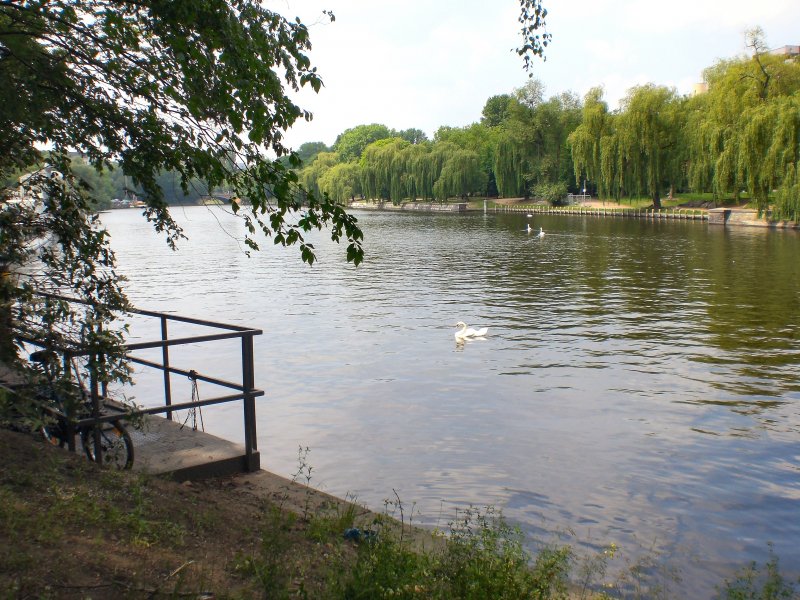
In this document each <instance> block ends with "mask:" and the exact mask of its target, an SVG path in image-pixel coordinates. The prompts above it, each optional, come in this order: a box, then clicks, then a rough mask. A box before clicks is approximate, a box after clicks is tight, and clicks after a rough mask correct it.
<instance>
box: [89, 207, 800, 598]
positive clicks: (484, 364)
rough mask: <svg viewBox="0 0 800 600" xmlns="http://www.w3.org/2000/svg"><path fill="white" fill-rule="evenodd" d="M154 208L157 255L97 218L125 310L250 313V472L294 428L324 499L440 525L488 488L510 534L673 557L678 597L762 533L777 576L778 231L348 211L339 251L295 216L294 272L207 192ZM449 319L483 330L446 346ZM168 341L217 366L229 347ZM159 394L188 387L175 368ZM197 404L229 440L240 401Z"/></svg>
mask: <svg viewBox="0 0 800 600" xmlns="http://www.w3.org/2000/svg"><path fill="white" fill-rule="evenodd" d="M174 214H175V217H176V219H177V220H178V221H179V222H180V223H181V224H182V225H183V226H184V227H185V229H186V232H187V234H188V235H189V238H190V239H189V240H188V241H184V242H183V243H181V245H180V250H179V251H178V252H172V251H170V250H168V248H167V246H166V243H165V242H164V240H163V239H161V238H159V237H158V236H157V235H156V234H155V233H153V232H152V231H151V228H150V227H149V226H148V224H147V223H146V222H145V221H144V219H143V218H142V217H141V215H139V214H138V213H137V211H133V210H127V211H112V212H109V213H107V214H105V215H103V220H104V222H105V223H106V225H107V226H108V228H109V229H110V231H111V233H112V245H113V247H114V248H115V250H116V252H117V257H118V261H119V265H120V271H121V272H122V273H124V274H125V275H127V277H128V278H129V283H128V288H127V289H128V292H129V295H130V297H131V299H132V300H133V302H134V303H135V304H136V305H137V306H139V307H141V308H149V309H153V310H163V311H167V312H175V313H178V314H185V315H190V316H195V317H199V318H205V319H211V320H219V321H224V322H230V323H237V324H244V325H249V326H254V327H258V328H261V329H263V331H264V334H263V335H262V336H260V337H258V338H257V340H256V341H257V343H256V384H257V386H258V387H260V388H262V389H264V390H265V391H266V396H265V397H264V398H262V399H260V400H258V404H257V411H258V444H259V450H260V452H261V460H262V467H263V468H265V469H268V470H271V471H273V472H276V473H278V474H281V475H285V476H291V475H292V474H293V473H294V472H296V471H297V468H298V447H299V446H302V447H308V448H310V452H309V453H308V456H307V458H306V462H307V464H309V465H311V466H312V467H313V471H312V479H311V484H312V485H313V486H316V487H319V488H321V489H323V490H325V491H327V492H329V493H332V494H335V495H338V496H344V495H345V494H348V493H349V494H353V495H355V496H356V497H357V498H358V500H359V501H360V502H363V503H366V504H367V505H368V506H370V507H371V508H373V509H376V510H381V509H382V508H383V506H384V499H387V498H394V494H395V491H396V492H397V494H398V496H399V497H400V498H401V499H402V501H403V503H404V505H405V512H406V518H408V514H409V513H410V512H412V506H413V513H414V521H415V522H417V523H421V524H427V525H439V526H440V527H444V526H445V525H446V523H447V521H448V520H450V519H451V518H452V517H453V514H454V510H455V508H463V507H467V506H469V505H487V504H490V505H494V506H496V507H498V508H501V509H502V510H503V513H504V514H505V516H506V517H508V518H509V519H510V520H511V521H513V522H514V523H518V524H520V525H521V527H522V528H523V530H524V531H525V532H526V533H527V534H529V536H530V537H531V539H544V540H553V539H567V541H569V542H570V543H573V544H574V545H576V547H579V548H582V549H583V550H584V551H587V552H592V551H597V550H599V549H601V548H602V547H604V546H605V545H607V544H610V543H615V544H616V545H617V546H618V547H619V548H620V553H619V557H618V558H615V559H614V561H615V562H614V563H612V567H613V566H614V565H615V564H616V565H617V567H626V566H628V565H629V564H631V563H634V562H635V561H638V560H642V561H646V562H648V563H649V562H651V561H652V562H655V563H656V564H657V566H656V567H654V568H650V569H649V571H652V572H654V573H655V572H662V571H663V570H665V569H676V570H678V571H679V574H680V577H681V578H682V582H681V583H674V582H673V583H671V584H670V585H671V586H672V588H673V589H676V590H682V591H680V592H679V593H681V594H684V593H687V592H690V595H691V596H692V597H707V596H710V595H712V593H713V591H714V586H715V585H716V584H720V583H721V582H722V580H723V578H724V577H726V576H728V577H729V576H730V575H731V571H732V569H735V568H736V567H738V566H741V565H744V564H746V563H747V562H748V561H750V560H759V561H763V560H765V559H766V557H767V556H768V555H767V552H768V546H767V544H768V543H772V544H774V549H775V553H776V554H777V555H778V556H779V557H780V560H781V565H782V567H784V568H786V570H787V571H789V572H791V573H795V574H797V573H799V572H800V544H798V542H800V372H798V364H800V327H799V325H800V261H798V257H800V236H798V235H797V234H796V233H794V232H774V231H768V230H763V229H747V228H742V229H725V228H721V227H719V228H716V227H710V226H708V225H706V224H704V223H700V222H679V221H678V222H665V221H659V222H651V221H638V220H616V219H601V218H596V217H560V216H539V215H535V216H534V218H530V219H528V218H526V216H525V215H518V214H513V215H511V214H489V215H482V214H475V215H467V216H464V215H461V216H455V215H438V216H437V215H409V214H390V213H368V212H364V213H358V218H359V222H360V223H361V225H362V226H363V229H364V232H365V249H366V259H365V262H364V263H363V265H361V266H360V267H358V268H354V267H353V266H352V265H348V264H346V262H345V261H344V258H343V256H344V248H339V247H336V246H335V245H333V244H332V243H330V242H329V241H326V239H325V236H324V235H322V234H315V235H313V236H311V237H312V239H313V240H314V241H315V243H316V245H317V250H318V254H319V258H320V260H319V263H317V264H315V265H314V266H313V267H308V266H307V265H304V264H301V262H300V260H299V254H298V253H297V252H296V251H294V250H291V249H290V250H285V249H281V248H277V247H273V246H272V244H271V243H270V242H269V241H268V242H266V243H265V244H264V248H263V250H262V252H259V253H253V255H252V257H251V258H248V257H247V256H246V255H245V251H244V250H245V248H244V246H243V244H242V243H241V237H242V234H243V228H242V226H241V224H240V223H239V222H238V221H237V220H236V219H235V218H234V217H232V216H231V215H229V214H227V213H225V212H224V211H223V210H222V209H218V208H203V207H192V208H186V209H176V210H175V212H174ZM529 222H530V223H531V224H532V225H533V226H534V227H535V229H537V230H538V228H539V227H540V226H541V227H543V228H544V230H545V232H546V235H545V236H544V238H541V239H539V238H536V237H532V236H530V235H528V234H527V233H526V232H525V231H524V230H525V227H526V224H527V223H529ZM459 320H463V321H466V322H467V323H468V324H469V325H470V326H473V327H484V326H486V327H489V334H488V336H487V337H486V339H485V340H476V341H474V342H468V343H466V344H464V345H458V344H456V343H455V341H454V337H453V333H454V331H455V328H454V327H453V324H454V323H455V322H456V321H459ZM132 332H133V335H132V337H133V339H139V338H142V337H152V333H153V331H152V330H147V329H146V327H144V326H139V325H137V324H136V323H134V324H133V329H132ZM223 346H224V345H223ZM172 359H173V364H176V366H179V367H184V368H195V369H197V370H200V371H203V370H205V371H208V372H210V373H211V374H215V375H219V376H227V377H231V378H238V377H240V370H239V353H238V348H237V347H236V346H235V345H234V346H229V347H226V348H223V349H222V350H219V349H217V350H216V351H214V352H211V353H209V352H208V351H207V350H205V349H203V348H200V347H196V348H190V349H189V350H187V351H185V354H184V355H181V354H180V351H178V350H175V352H173V356H172ZM137 378H138V380H139V384H138V385H137V386H135V387H134V388H133V390H132V392H131V393H132V394H133V395H134V396H135V397H136V401H137V402H139V403H142V404H148V405H152V404H158V403H159V402H161V401H162V400H161V396H160V395H159V394H160V392H159V391H158V390H159V387H158V385H159V379H158V377H152V376H149V375H147V374H146V373H140V374H139V375H138V377H137ZM173 389H174V392H173V393H174V395H175V396H176V399H175V401H185V400H188V399H189V397H190V394H191V390H190V386H189V382H188V381H187V382H181V381H176V382H175V383H174V384H173ZM201 393H202V394H211V393H216V392H212V391H211V390H201ZM204 420H205V424H206V429H207V430H210V431H212V432H213V433H217V434H219V435H221V436H223V437H229V438H230V439H234V440H237V441H240V440H241V439H242V437H243V434H242V425H241V408H240V405H238V404H237V405H235V406H234V405H231V406H230V407H225V408H217V409H208V410H206V411H205V413H204ZM567 532H571V533H569V534H567ZM565 536H567V537H566V538H565ZM569 536H572V537H569ZM654 576H658V575H654Z"/></svg>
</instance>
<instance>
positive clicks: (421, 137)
mask: <svg viewBox="0 0 800 600" xmlns="http://www.w3.org/2000/svg"><path fill="white" fill-rule="evenodd" d="M392 137H399V138H402V139H404V140H405V141H407V142H409V143H410V144H421V143H422V142H427V141H428V136H427V135H425V132H424V131H422V130H421V129H413V128H411V129H403V130H401V131H392Z"/></svg>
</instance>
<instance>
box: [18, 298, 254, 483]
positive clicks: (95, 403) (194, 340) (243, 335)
mask: <svg viewBox="0 0 800 600" xmlns="http://www.w3.org/2000/svg"><path fill="white" fill-rule="evenodd" d="M42 295H43V296H49V297H50V298H53V299H56V300H60V301H66V302H70V303H73V302H74V303H78V304H85V303H84V302H82V301H80V300H77V299H74V298H66V297H62V296H55V295H51V294H42ZM127 313H129V314H134V315H141V316H144V317H150V318H156V319H159V321H160V326H161V327H160V329H161V339H159V340H154V341H151V342H136V343H132V344H125V346H124V348H125V350H126V352H127V359H128V360H129V361H130V362H132V363H136V364H139V365H142V366H145V367H148V368H152V369H157V370H160V371H162V372H163V374H164V375H163V385H164V405H163V406H156V407H149V408H142V407H125V409H124V412H121V411H115V412H113V413H112V414H102V406H103V404H104V397H105V395H106V389H105V385H100V384H99V383H98V381H99V378H98V376H97V372H96V368H93V366H92V365H98V364H100V363H101V362H102V361H103V360H104V357H103V356H102V355H98V354H92V353H91V352H87V351H85V350H81V349H79V348H52V347H50V348H47V349H48V350H53V351H56V352H58V353H60V354H61V355H62V358H63V361H64V365H65V370H67V369H69V368H70V367H69V366H68V362H69V361H70V359H71V358H72V357H87V358H88V365H89V368H88V371H89V392H90V397H91V407H92V410H91V416H89V417H86V418H81V419H78V420H74V419H70V418H69V417H70V416H69V415H63V414H62V415H57V416H60V417H62V418H64V419H66V421H67V427H68V431H72V432H74V431H75V430H79V429H80V428H83V427H92V426H94V425H99V424H100V423H107V422H111V421H115V420H118V419H120V418H125V417H128V418H135V417H139V416H144V415H156V414H162V413H163V414H165V416H166V418H168V419H170V420H172V417H173V413H174V412H175V411H178V410H189V409H193V408H200V407H203V406H211V405H215V404H225V403H229V402H236V401H240V400H241V401H242V404H243V409H242V412H243V417H244V451H245V454H244V457H243V458H244V468H245V469H246V470H247V471H256V470H258V469H259V468H260V456H259V453H258V443H257V432H256V408H255V399H256V398H258V397H260V396H263V395H264V391H263V390H260V389H257V388H256V387H255V364H254V353H253V338H254V337H255V336H257V335H261V334H262V333H263V332H262V331H261V330H260V329H253V328H250V327H242V326H238V325H230V324H226V323H219V322H216V321H208V320H203V319H195V318H191V317H183V316H179V315H173V314H168V313H162V312H155V311H150V310H141V309H129V310H128V311H127ZM170 321H174V322H180V323H186V324H191V325H199V326H201V327H206V328H209V329H212V330H214V329H216V330H223V332H221V333H209V334H205V335H192V336H185V337H178V338H172V339H170V337H169V329H168V325H169V322H170ZM17 337H18V338H19V339H20V340H21V341H24V342H27V343H29V344H32V345H35V346H38V347H44V345H43V344H42V343H41V341H39V340H38V339H37V337H36V336H34V335H25V334H24V333H22V334H20V335H18V336H17ZM237 338H238V339H240V340H241V366H242V381H241V383H239V382H235V381H227V380H225V379H220V378H217V377H212V376H210V375H207V374H203V373H199V372H197V371H195V370H193V369H192V370H185V369H180V368H177V367H174V366H172V365H171V364H170V357H169V349H170V348H172V347H174V346H181V345H186V344H199V343H207V342H215V341H220V340H230V339H237ZM153 348H161V362H157V361H153V360H148V359H145V358H142V357H139V356H135V355H132V354H131V353H132V352H135V351H137V350H146V349H153ZM173 374H176V375H183V376H186V377H191V378H193V379H195V380H197V381H203V382H206V383H209V384H212V385H215V386H219V387H222V388H226V389H229V390H232V391H233V392H234V393H232V394H226V395H221V396H216V397H212V398H206V399H204V400H199V399H198V400H192V401H190V402H181V403H177V404H176V403H173V401H172V385H171V383H172V382H171V376H172V375H173ZM51 412H57V411H51ZM70 438H71V439H69V444H68V445H69V448H70V450H73V451H74V450H75V441H74V436H70ZM94 456H95V459H96V460H97V462H101V461H102V448H100V444H99V441H98V442H97V443H96V444H95V454H94Z"/></svg>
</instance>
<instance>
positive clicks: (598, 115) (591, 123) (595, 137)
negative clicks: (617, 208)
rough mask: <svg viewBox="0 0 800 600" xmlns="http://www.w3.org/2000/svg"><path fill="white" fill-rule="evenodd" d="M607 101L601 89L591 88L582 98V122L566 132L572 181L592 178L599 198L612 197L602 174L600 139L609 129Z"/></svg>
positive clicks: (609, 117) (607, 180) (609, 118)
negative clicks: (571, 130)
mask: <svg viewBox="0 0 800 600" xmlns="http://www.w3.org/2000/svg"><path fill="white" fill-rule="evenodd" d="M610 121H611V116H610V115H609V114H608V104H606V103H605V102H604V101H603V88H599V87H596V88H592V89H591V90H589V92H588V93H587V94H586V96H585V97H584V101H583V111H582V113H581V124H580V125H579V126H578V127H577V128H576V129H575V130H574V131H573V132H572V133H571V134H570V135H569V137H568V138H567V143H568V144H569V148H570V152H571V153H572V165H573V170H574V174H575V181H576V182H577V183H580V181H581V180H582V179H588V180H589V181H593V182H594V183H595V184H596V185H597V192H598V194H600V196H601V197H608V196H612V195H613V194H612V193H611V188H610V187H609V186H608V182H609V181H610V180H613V176H612V177H610V178H608V179H607V178H605V177H602V172H603V171H602V147H603V145H602V140H603V137H604V136H606V135H608V134H609V132H610V128H611V122H610Z"/></svg>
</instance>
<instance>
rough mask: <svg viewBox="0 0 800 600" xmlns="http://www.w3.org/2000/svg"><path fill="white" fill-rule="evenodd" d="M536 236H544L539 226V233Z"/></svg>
mask: <svg viewBox="0 0 800 600" xmlns="http://www.w3.org/2000/svg"><path fill="white" fill-rule="evenodd" d="M537 237H540V238H543V237H544V229H543V228H542V227H539V233H538V234H537Z"/></svg>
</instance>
